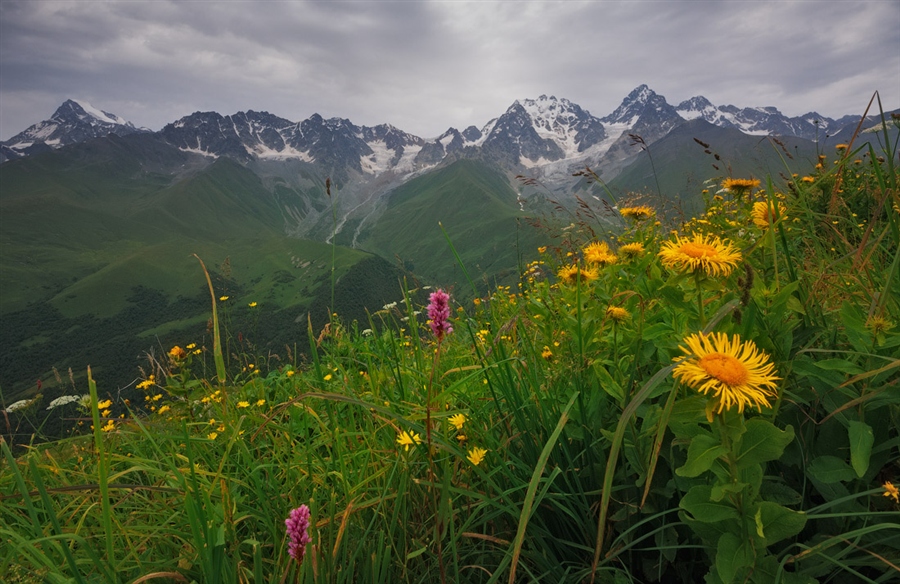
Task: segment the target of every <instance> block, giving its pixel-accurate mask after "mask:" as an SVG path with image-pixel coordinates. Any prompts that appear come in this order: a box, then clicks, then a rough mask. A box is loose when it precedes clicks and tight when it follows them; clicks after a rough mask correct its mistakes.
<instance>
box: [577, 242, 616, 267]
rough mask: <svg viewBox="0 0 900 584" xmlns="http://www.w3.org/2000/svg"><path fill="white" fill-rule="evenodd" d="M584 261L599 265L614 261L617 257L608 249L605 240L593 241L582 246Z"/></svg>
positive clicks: (606, 264)
mask: <svg viewBox="0 0 900 584" xmlns="http://www.w3.org/2000/svg"><path fill="white" fill-rule="evenodd" d="M583 251H584V261H586V262H587V263H589V264H596V265H598V266H600V267H603V266H608V265H610V264H614V263H616V260H618V258H617V257H616V256H615V254H613V252H611V251H610V250H609V246H608V245H606V242H605V241H595V242H593V243H591V244H589V245H588V246H587V247H585V248H584V250H583Z"/></svg>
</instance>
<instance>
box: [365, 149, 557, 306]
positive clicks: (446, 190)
mask: <svg viewBox="0 0 900 584" xmlns="http://www.w3.org/2000/svg"><path fill="white" fill-rule="evenodd" d="M389 196H390V199H389V202H388V208H387V210H386V211H385V212H384V213H383V214H382V215H381V217H380V218H379V219H378V220H377V221H376V222H375V223H374V225H373V226H371V227H369V228H368V229H367V230H366V231H365V232H364V233H363V234H362V236H361V237H360V247H362V248H363V249H367V250H370V251H372V252H374V253H377V254H379V255H381V256H382V257H386V258H397V259H399V260H400V261H402V262H403V264H404V265H405V266H406V268H407V269H410V270H412V271H414V272H416V273H417V274H421V275H422V276H424V277H426V278H428V279H430V280H432V281H435V282H447V283H452V282H456V283H458V284H460V285H461V286H463V285H464V284H465V277H464V276H463V274H462V271H461V269H460V268H459V266H458V262H457V260H456V258H455V257H454V256H453V253H452V251H451V250H450V247H449V246H448V244H447V240H446V238H445V236H444V234H443V233H442V232H441V228H440V225H439V223H440V224H442V225H443V227H444V229H445V230H446V231H447V234H448V235H449V237H450V239H451V240H452V241H453V244H454V246H455V247H456V250H457V252H458V253H459V255H460V258H461V259H462V262H463V264H464V265H465V267H466V270H467V271H468V273H469V275H470V276H471V277H472V278H474V279H480V278H481V277H482V276H486V277H487V278H488V279H500V280H503V279H506V280H507V281H508V280H509V279H510V278H511V277H513V276H514V274H515V273H516V270H517V266H518V255H517V254H518V252H519V250H520V249H529V250H533V249H534V247H535V246H537V245H538V243H537V242H538V241H539V239H540V235H539V234H538V233H537V232H536V231H535V230H534V229H533V228H532V227H530V226H529V225H528V224H527V221H526V220H527V216H526V215H525V213H523V212H521V211H520V210H519V205H518V203H517V199H516V197H517V195H516V193H515V191H514V190H513V189H512V188H511V187H510V185H509V181H508V180H507V179H506V177H505V176H504V175H503V174H501V173H500V172H499V171H497V170H496V169H494V168H492V167H490V166H488V165H486V164H484V163H482V162H478V161H474V160H459V161H457V162H454V163H452V164H450V165H449V166H447V167H444V168H442V169H439V170H437V171H435V172H431V173H429V174H426V175H423V176H421V177H418V178H415V179H413V180H411V181H409V182H407V183H406V184H404V185H403V186H401V187H399V188H397V189H396V190H394V191H393V192H392V193H390V195H389ZM517 242H518V243H517ZM461 290H463V291H465V288H462V289H461Z"/></svg>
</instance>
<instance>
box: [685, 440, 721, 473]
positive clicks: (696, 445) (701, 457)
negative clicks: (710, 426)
mask: <svg viewBox="0 0 900 584" xmlns="http://www.w3.org/2000/svg"><path fill="white" fill-rule="evenodd" d="M727 452H728V449H727V448H725V447H724V446H722V444H721V443H719V441H718V440H716V439H715V438H713V437H712V436H710V435H708V434H698V435H697V436H694V437H693V438H692V439H691V445H690V446H688V456H687V461H686V462H685V463H684V466H682V467H681V468H678V469H676V470H675V474H677V475H678V476H682V477H696V476H700V475H701V474H703V473H704V472H706V471H708V470H709V469H710V467H712V465H713V463H714V462H715V461H716V459H717V458H719V457H720V456H722V455H723V454H726V453H727Z"/></svg>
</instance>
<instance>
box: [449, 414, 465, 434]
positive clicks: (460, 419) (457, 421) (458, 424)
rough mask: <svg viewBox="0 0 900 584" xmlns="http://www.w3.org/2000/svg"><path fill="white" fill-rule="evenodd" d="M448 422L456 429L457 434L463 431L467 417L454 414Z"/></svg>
mask: <svg viewBox="0 0 900 584" xmlns="http://www.w3.org/2000/svg"><path fill="white" fill-rule="evenodd" d="M447 421H448V422H450V424H451V425H452V426H453V427H454V428H456V431H457V432H459V431H460V430H462V427H463V424H465V423H466V416H465V415H464V414H454V415H452V416H450V417H449V418H448V419H447Z"/></svg>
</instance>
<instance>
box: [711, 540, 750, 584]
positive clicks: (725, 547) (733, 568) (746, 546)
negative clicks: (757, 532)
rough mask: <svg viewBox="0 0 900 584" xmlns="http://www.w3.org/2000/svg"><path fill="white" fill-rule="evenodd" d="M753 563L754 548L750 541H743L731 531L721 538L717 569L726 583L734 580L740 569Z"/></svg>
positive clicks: (717, 552) (717, 551)
mask: <svg viewBox="0 0 900 584" xmlns="http://www.w3.org/2000/svg"><path fill="white" fill-rule="evenodd" d="M752 565H753V549H751V547H750V542H749V541H742V540H741V539H740V538H739V537H738V536H736V535H735V534H733V533H731V532H729V533H726V534H725V535H723V536H722V537H721V539H719V545H718V546H717V549H716V571H717V572H718V573H719V578H721V579H722V582H725V584H728V583H729V582H732V581H733V580H734V576H735V574H737V571H738V570H739V569H741V568H744V567H748V566H752Z"/></svg>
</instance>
